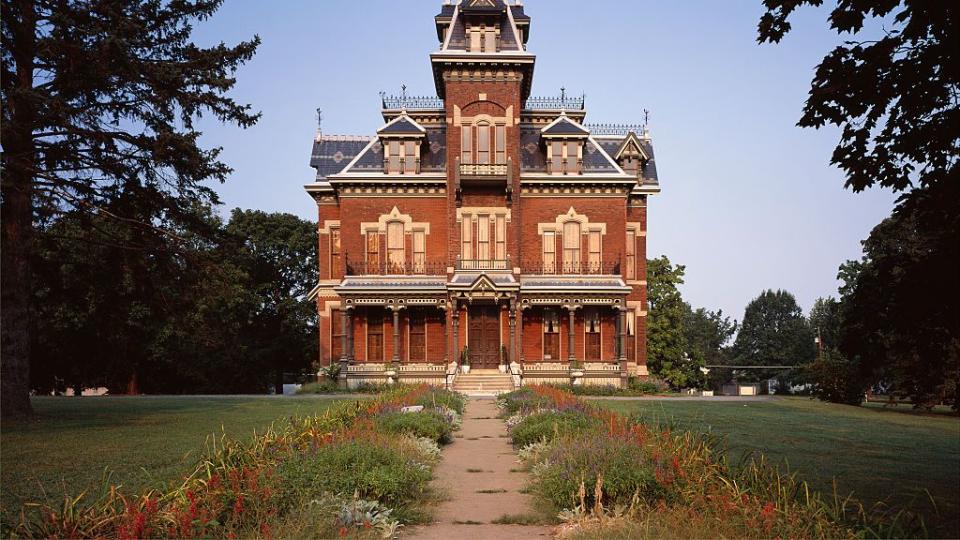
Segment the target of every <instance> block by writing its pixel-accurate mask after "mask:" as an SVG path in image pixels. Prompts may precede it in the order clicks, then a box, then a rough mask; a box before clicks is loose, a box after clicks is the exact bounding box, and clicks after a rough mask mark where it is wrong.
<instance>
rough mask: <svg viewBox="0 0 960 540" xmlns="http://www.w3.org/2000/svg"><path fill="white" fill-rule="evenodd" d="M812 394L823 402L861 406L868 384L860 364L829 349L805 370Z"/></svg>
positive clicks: (805, 377)
mask: <svg viewBox="0 0 960 540" xmlns="http://www.w3.org/2000/svg"><path fill="white" fill-rule="evenodd" d="M804 379H805V380H806V381H809V382H810V383H811V385H812V388H811V392H812V393H813V395H814V396H816V397H817V398H818V399H820V400H821V401H831V402H833V403H846V404H848V405H860V404H861V403H863V400H864V397H865V396H864V392H865V391H866V389H867V386H868V384H867V383H865V382H864V379H863V376H862V375H861V374H860V368H859V365H858V362H856V361H855V360H847V359H846V358H844V357H843V355H841V354H840V352H838V351H836V350H833V349H830V348H827V349H825V350H824V351H823V355H822V356H821V357H820V358H818V359H817V360H816V361H814V362H813V363H812V364H810V365H808V366H807V367H806V369H805V370H804Z"/></svg>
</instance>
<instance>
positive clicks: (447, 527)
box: [404, 398, 550, 540]
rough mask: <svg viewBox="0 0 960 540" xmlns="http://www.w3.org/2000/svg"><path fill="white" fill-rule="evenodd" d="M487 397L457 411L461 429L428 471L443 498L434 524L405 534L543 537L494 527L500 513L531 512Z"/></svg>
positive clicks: (543, 532)
mask: <svg viewBox="0 0 960 540" xmlns="http://www.w3.org/2000/svg"><path fill="white" fill-rule="evenodd" d="M498 412H499V410H498V409H497V406H496V404H495V403H494V400H493V399H490V398H486V399H484V398H471V399H470V401H468V402H467V408H466V412H465V413H464V415H463V428H462V429H461V430H460V431H458V432H457V438H456V439H455V440H454V443H453V444H451V445H449V446H448V447H447V448H445V449H444V450H443V461H441V462H440V464H439V465H437V468H436V469H435V470H434V476H435V479H434V481H433V482H434V486H435V487H436V488H437V489H438V490H440V492H441V493H443V494H445V495H446V497H447V500H445V501H444V502H443V503H441V504H440V506H439V507H438V508H437V510H436V512H435V513H434V523H432V524H431V525H428V526H420V527H415V528H412V529H410V530H409V531H407V533H406V534H405V535H404V536H405V537H410V538H422V539H436V540H449V539H454V538H469V539H470V540H482V539H487V538H489V539H496V540H511V539H520V538H549V537H550V529H549V528H548V527H543V526H524V525H497V524H493V523H491V522H492V521H494V520H496V519H497V518H500V517H502V516H504V515H505V514H510V515H517V514H527V515H529V514H531V513H532V510H531V508H530V504H531V497H530V496H529V495H525V494H523V493H520V490H521V489H523V488H524V487H525V486H526V485H527V480H528V477H527V474H526V473H524V472H511V469H513V470H514V471H517V470H518V468H519V466H520V465H519V464H518V463H517V453H516V452H515V451H514V450H513V446H512V445H511V444H510V439H509V438H507V430H506V426H504V424H503V421H502V420H500V419H499V418H497V413H498Z"/></svg>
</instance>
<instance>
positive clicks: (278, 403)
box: [0, 397, 334, 514]
mask: <svg viewBox="0 0 960 540" xmlns="http://www.w3.org/2000/svg"><path fill="white" fill-rule="evenodd" d="M332 403H334V401H332V400H326V399H317V398H309V397H307V398H298V397H273V398H258V397H250V398H242V397H241V398H232V397H231V398H216V397H209V398H205V397H83V398H68V397H37V398H33V407H34V410H35V412H36V417H34V418H33V419H30V420H24V421H6V420H5V421H4V422H3V425H2V431H0V435H2V452H0V485H2V490H0V491H2V495H0V509H2V512H3V513H4V514H7V513H8V512H16V511H18V510H19V508H20V506H21V504H22V503H24V502H28V501H41V500H46V501H51V502H58V501H62V499H63V497H64V495H65V494H72V495H78V494H79V493H80V492H82V491H90V492H95V491H97V490H98V489H99V488H100V487H101V486H102V485H103V478H104V471H105V469H107V470H109V471H110V473H111V475H112V476H111V482H113V483H115V484H123V491H124V492H125V493H134V492H137V491H140V490H142V489H145V488H148V487H154V486H159V485H162V484H164V483H166V482H170V481H177V480H179V479H180V478H182V477H183V475H184V474H187V473H189V472H191V471H192V468H193V465H194V464H195V463H196V461H197V459H198V458H199V457H200V455H201V454H202V453H203V451H204V449H205V444H206V442H207V441H208V440H209V439H210V437H211V436H212V435H214V434H216V435H217V436H219V435H220V433H221V427H222V430H223V432H225V433H226V434H227V435H229V436H230V437H233V438H239V439H246V438H250V437H252V436H253V432H254V430H263V429H264V428H266V427H267V426H269V425H270V423H271V422H273V421H274V420H277V419H278V418H282V417H284V416H288V415H291V414H313V413H317V412H321V411H323V410H324V409H325V408H327V407H328V406H330V405H331V404H332Z"/></svg>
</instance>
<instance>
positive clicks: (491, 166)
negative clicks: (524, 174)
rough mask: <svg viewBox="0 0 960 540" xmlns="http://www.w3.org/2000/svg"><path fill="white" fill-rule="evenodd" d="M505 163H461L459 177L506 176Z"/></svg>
mask: <svg viewBox="0 0 960 540" xmlns="http://www.w3.org/2000/svg"><path fill="white" fill-rule="evenodd" d="M506 175H507V164H506V163H461V164H460V176H506Z"/></svg>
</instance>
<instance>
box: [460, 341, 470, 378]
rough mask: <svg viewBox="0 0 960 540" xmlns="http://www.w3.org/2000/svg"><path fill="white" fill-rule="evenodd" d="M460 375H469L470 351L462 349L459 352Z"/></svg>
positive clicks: (466, 348)
mask: <svg viewBox="0 0 960 540" xmlns="http://www.w3.org/2000/svg"><path fill="white" fill-rule="evenodd" d="M460 373H465V374H466V373H470V350H469V348H468V347H464V348H463V350H462V351H460Z"/></svg>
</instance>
